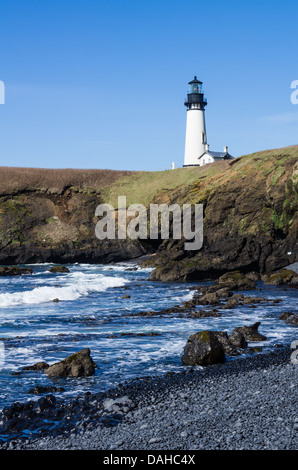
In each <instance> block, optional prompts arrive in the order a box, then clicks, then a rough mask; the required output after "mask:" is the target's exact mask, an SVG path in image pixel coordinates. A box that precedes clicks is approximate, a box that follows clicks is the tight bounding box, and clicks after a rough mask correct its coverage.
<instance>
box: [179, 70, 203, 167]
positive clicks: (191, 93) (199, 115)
mask: <svg viewBox="0 0 298 470" xmlns="http://www.w3.org/2000/svg"><path fill="white" fill-rule="evenodd" d="M202 84H203V83H202V82H200V80H198V79H197V77H196V76H195V77H194V79H193V80H192V81H191V82H189V83H188V94H187V98H186V100H185V102H184V104H185V106H186V107H187V113H186V136H185V154H184V165H183V166H194V165H195V166H197V165H199V162H198V159H199V158H200V157H201V155H203V153H204V152H205V150H206V145H207V134H206V122H205V107H206V106H207V100H206V98H205V97H204V92H203V90H202Z"/></svg>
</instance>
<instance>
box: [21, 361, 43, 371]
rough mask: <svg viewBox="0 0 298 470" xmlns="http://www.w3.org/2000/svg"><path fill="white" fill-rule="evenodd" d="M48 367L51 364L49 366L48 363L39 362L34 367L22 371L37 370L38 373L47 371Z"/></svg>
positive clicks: (24, 368) (27, 367)
mask: <svg viewBox="0 0 298 470" xmlns="http://www.w3.org/2000/svg"><path fill="white" fill-rule="evenodd" d="M48 367H49V364H47V363H46V362H37V363H36V364H33V365H32V366H26V367H23V369H22V370H37V371H40V370H46V369H47V368H48Z"/></svg>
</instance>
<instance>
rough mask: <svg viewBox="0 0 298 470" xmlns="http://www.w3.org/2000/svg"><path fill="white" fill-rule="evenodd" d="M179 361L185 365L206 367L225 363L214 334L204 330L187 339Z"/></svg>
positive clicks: (220, 346) (221, 349)
mask: <svg viewBox="0 0 298 470" xmlns="http://www.w3.org/2000/svg"><path fill="white" fill-rule="evenodd" d="M181 360H182V363H183V364H185V365H190V366H196V365H200V366H207V365H211V364H218V363H223V362H225V353H224V349H223V347H222V344H221V342H220V341H219V340H218V338H217V336H216V334H215V333H214V332H213V331H208V330H205V331H200V332H198V333H195V334H193V335H191V336H190V337H189V338H188V340H187V343H186V345H185V347H184V352H183V355H182V358H181Z"/></svg>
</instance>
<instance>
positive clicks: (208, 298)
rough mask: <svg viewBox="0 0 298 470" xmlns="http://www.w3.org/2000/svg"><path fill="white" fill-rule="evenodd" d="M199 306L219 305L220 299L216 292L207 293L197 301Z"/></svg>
mask: <svg viewBox="0 0 298 470" xmlns="http://www.w3.org/2000/svg"><path fill="white" fill-rule="evenodd" d="M197 302H198V303H200V304H201V305H220V303H221V302H220V297H219V295H218V294H217V292H209V293H207V294H204V295H203V296H202V297H200V298H199V299H197Z"/></svg>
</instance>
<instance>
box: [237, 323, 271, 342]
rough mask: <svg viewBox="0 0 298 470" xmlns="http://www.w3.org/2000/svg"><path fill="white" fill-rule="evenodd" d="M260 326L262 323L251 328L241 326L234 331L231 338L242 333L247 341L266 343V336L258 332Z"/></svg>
mask: <svg viewBox="0 0 298 470" xmlns="http://www.w3.org/2000/svg"><path fill="white" fill-rule="evenodd" d="M260 324H261V323H260V322H256V323H254V324H253V325H250V326H239V327H237V328H235V329H234V330H233V331H232V333H231V336H232V338H233V337H236V335H239V333H242V334H243V336H244V338H245V341H265V340H266V339H267V338H266V336H264V335H262V334H261V333H259V331H258V328H259V326H260Z"/></svg>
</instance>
